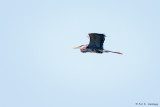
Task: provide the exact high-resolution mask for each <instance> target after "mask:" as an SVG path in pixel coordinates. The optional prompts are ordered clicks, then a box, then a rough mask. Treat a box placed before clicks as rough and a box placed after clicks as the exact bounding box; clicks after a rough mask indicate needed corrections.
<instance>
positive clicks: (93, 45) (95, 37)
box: [73, 33, 122, 54]
mask: <svg viewBox="0 0 160 107" xmlns="http://www.w3.org/2000/svg"><path fill="white" fill-rule="evenodd" d="M88 35H89V39H90V42H89V44H87V45H81V46H78V47H73V49H78V48H80V50H81V52H82V53H86V52H94V53H103V52H111V53H117V54H122V53H120V52H114V51H109V50H106V49H103V43H104V40H105V35H104V34H99V33H89V34H88Z"/></svg>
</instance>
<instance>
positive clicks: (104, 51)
mask: <svg viewBox="0 0 160 107" xmlns="http://www.w3.org/2000/svg"><path fill="white" fill-rule="evenodd" d="M103 52H111V53H117V54H122V53H121V52H114V51H109V50H105V49H104V50H103Z"/></svg>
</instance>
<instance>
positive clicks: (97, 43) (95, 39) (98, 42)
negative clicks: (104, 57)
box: [88, 33, 105, 50]
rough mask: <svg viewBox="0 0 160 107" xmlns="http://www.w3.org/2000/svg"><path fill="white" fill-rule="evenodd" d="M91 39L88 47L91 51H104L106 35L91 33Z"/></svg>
mask: <svg viewBox="0 0 160 107" xmlns="http://www.w3.org/2000/svg"><path fill="white" fill-rule="evenodd" d="M89 37H90V42H89V45H88V48H89V49H95V50H103V43H104V41H105V35H104V34H98V33H90V34H89Z"/></svg>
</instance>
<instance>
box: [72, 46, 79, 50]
mask: <svg viewBox="0 0 160 107" xmlns="http://www.w3.org/2000/svg"><path fill="white" fill-rule="evenodd" d="M79 48H80V46H78V47H73V48H72V49H79Z"/></svg>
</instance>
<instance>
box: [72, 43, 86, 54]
mask: <svg viewBox="0 0 160 107" xmlns="http://www.w3.org/2000/svg"><path fill="white" fill-rule="evenodd" d="M87 46H88V45H81V46H78V47H73V49H80V50H81V52H83V53H85V52H87Z"/></svg>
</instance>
